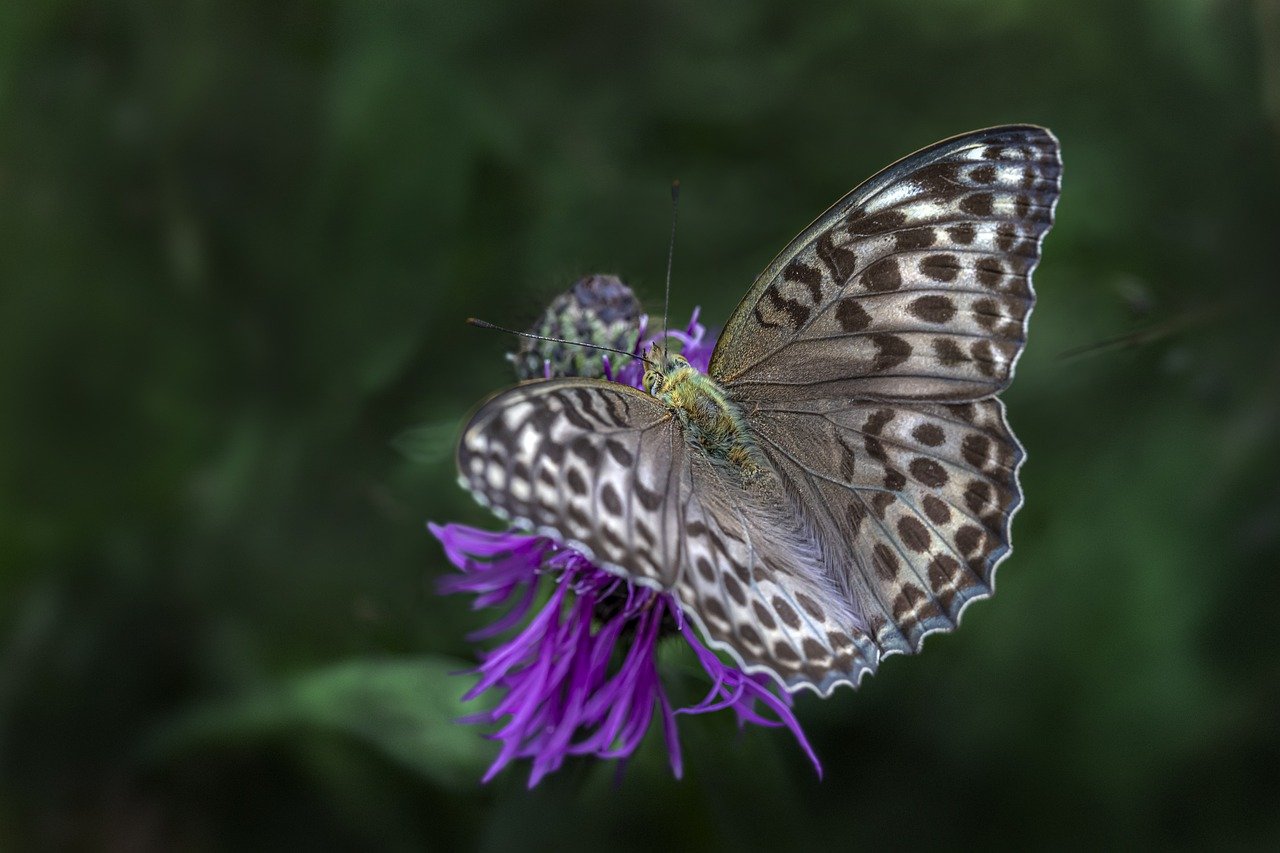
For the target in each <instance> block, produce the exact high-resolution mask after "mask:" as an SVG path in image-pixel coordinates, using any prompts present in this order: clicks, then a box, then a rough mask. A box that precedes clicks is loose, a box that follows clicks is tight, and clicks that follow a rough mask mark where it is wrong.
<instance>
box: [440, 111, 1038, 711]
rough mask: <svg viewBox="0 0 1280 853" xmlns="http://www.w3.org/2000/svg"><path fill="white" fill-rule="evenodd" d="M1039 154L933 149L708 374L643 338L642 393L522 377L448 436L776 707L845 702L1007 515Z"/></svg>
mask: <svg viewBox="0 0 1280 853" xmlns="http://www.w3.org/2000/svg"><path fill="white" fill-rule="evenodd" d="M1061 172H1062V161H1061V157H1060V154H1059V147H1058V141H1057V139H1055V138H1054V136H1053V135H1052V134H1051V133H1050V132H1049V131H1048V130H1046V129H1044V128H1041V127H1036V126H1031V125H1010V126H1003V127H995V128H990V129H987V130H979V131H975V132H972V133H968V134H964V135H962V136H957V137H954V138H952V139H947V140H944V141H942V142H939V143H936V144H935V145H932V146H930V147H928V148H925V149H923V150H921V151H918V152H917V153H915V154H912V155H910V156H908V157H906V158H905V159H903V160H900V161H898V162H897V163H895V164H893V165H891V166H889V167H887V168H886V169H884V170H883V171H881V172H880V173H878V174H877V175H875V176H874V177H872V178H870V179H869V180H867V181H866V182H864V183H863V184H861V185H859V186H858V187H856V188H855V189H853V190H852V191H850V192H849V193H848V194H847V195H845V196H844V197H843V198H842V199H840V200H839V201H838V202H836V204H835V205H833V206H832V207H831V208H830V209H829V210H828V211H827V212H826V213H824V214H822V216H820V217H819V218H818V219H817V220H816V221H815V222H814V223H813V224H811V225H810V226H809V227H808V228H806V229H805V230H804V231H803V232H802V233H801V234H800V235H799V236H798V237H796V238H795V239H794V240H792V242H791V243H790V245H788V246H787V247H786V248H785V249H783V251H782V252H781V253H780V254H779V255H778V256H777V257H776V258H774V260H773V261H772V262H771V263H770V264H769V265H768V267H766V268H765V270H764V272H762V273H761V274H760V276H759V277H758V278H757V279H756V280H755V283H754V284H753V285H752V287H751V289H750V291H748V293H747V294H746V296H745V297H744V298H743V299H742V301H741V302H740V303H739V305H738V307H737V308H736V309H735V310H734V312H733V314H732V316H731V317H730V319H729V321H728V323H727V325H726V326H725V328H724V330H723V332H722V333H721V336H720V338H719V341H718V343H717V345H716V348H715V351H714V353H713V355H712V358H711V362H710V367H709V369H708V371H707V373H706V374H703V373H700V372H699V371H697V370H696V369H694V368H692V367H690V366H689V365H688V363H687V362H685V361H683V359H681V358H680V357H679V356H678V355H675V354H672V353H669V352H667V351H666V350H665V349H664V348H663V347H661V346H658V345H655V346H654V347H653V348H652V349H651V350H650V351H649V353H648V363H649V364H648V367H649V369H648V371H647V372H646V377H645V383H644V384H645V390H638V389H634V388H631V387H630V386H626V385H622V384H619V383H613V382H607V381H604V380H600V379H588V378H559V379H549V380H545V381H534V382H528V383H524V384H521V385H518V386H516V387H513V388H510V389H507V390H505V391H501V392H499V393H498V394H496V395H494V396H493V397H491V398H489V399H488V400H487V401H485V402H484V403H482V404H481V406H480V407H479V408H478V410H477V411H476V412H475V414H474V415H473V416H472V418H471V420H470V422H469V423H468V424H467V426H466V427H465V428H464V430H463V433H462V438H461V439H460V441H459V446H458V453H457V462H458V470H459V482H460V483H461V484H462V485H463V487H464V488H466V489H468V490H469V491H470V492H471V493H472V494H473V496H474V497H475V498H476V499H477V500H478V501H479V502H480V503H481V504H483V505H485V506H487V507H489V508H491V509H492V510H493V511H494V512H495V513H496V514H498V515H499V516H500V517H502V518H504V519H507V520H509V521H511V522H513V523H516V524H517V525H519V526H522V527H525V528H528V529H532V530H534V531H536V532H538V533H539V534H541V535H545V536H548V537H550V538H552V539H554V540H556V541H557V542H560V543H563V544H564V545H566V546H568V547H571V548H574V549H576V550H578V551H580V552H582V553H583V554H584V555H586V556H587V557H588V558H589V559H591V560H592V561H593V562H595V563H596V564H597V565H599V566H600V567H601V568H603V569H605V570H607V571H609V572H612V573H615V574H618V575H621V576H623V577H625V578H627V579H629V580H630V581H631V582H633V583H636V584H641V585H644V586H648V587H653V588H657V589H661V590H665V591H668V592H670V593H671V594H672V595H674V596H675V597H676V598H677V599H678V601H679V603H680V605H681V607H682V609H683V611H684V612H685V613H686V614H687V615H688V616H689V618H690V619H691V620H692V621H693V623H694V624H695V625H696V626H697V627H698V629H699V630H700V632H701V633H702V635H703V636H704V637H706V638H707V640H708V641H709V642H710V643H711V644H712V645H713V646H714V647H716V648H719V649H721V650H723V651H726V652H728V653H729V654H730V655H732V657H733V658H734V659H735V660H736V662H737V663H738V664H739V665H740V666H741V667H742V668H743V669H744V670H746V671H748V672H765V673H768V674H770V675H772V676H773V677H774V678H775V679H777V680H778V681H779V682H780V683H781V684H782V685H783V686H784V687H786V688H787V689H788V690H791V691H796V690H799V689H801V688H808V689H811V690H813V691H815V692H817V693H819V694H820V695H824V696H825V695H828V694H829V693H830V692H831V691H832V690H833V689H834V688H835V687H836V686H837V685H839V684H850V685H853V686H857V685H858V683H859V682H860V681H861V679H862V678H863V677H864V676H865V675H866V674H868V673H870V672H873V671H874V670H875V669H876V668H877V667H878V665H879V663H880V661H881V660H882V659H884V658H885V657H887V656H889V655H893V654H898V653H911V652H916V651H918V650H919V649H920V646H921V643H922V641H923V640H924V638H925V637H926V636H928V635H929V634H931V633H934V632H938V631H948V630H951V629H953V628H955V627H956V625H957V624H958V623H959V621H960V616H961V614H962V613H963V612H964V609H965V607H966V606H967V605H968V604H969V603H970V602H972V601H975V600H977V599H981V598H985V597H987V596H990V595H991V594H992V592H993V590H994V582H995V571H996V567H997V565H998V564H999V563H1000V562H1001V561H1002V560H1003V559H1004V558H1005V557H1006V556H1007V555H1008V553H1009V550H1010V524H1011V521H1012V517H1013V515H1014V513H1015V512H1016V511H1017V510H1018V508H1019V506H1020V505H1021V503H1022V492H1021V490H1020V488H1019V484H1018V470H1019V468H1020V466H1021V464H1022V460H1023V458H1024V452H1023V449H1022V446H1021V445H1020V444H1019V443H1018V440H1017V439H1016V438H1015V437H1014V435H1013V433H1012V431H1011V430H1010V428H1009V426H1008V424H1007V422H1006V419H1005V410H1004V405H1003V404H1002V403H1001V401H1000V400H999V399H997V397H996V396H995V395H996V394H998V393H999V392H1000V391H1003V390H1004V389H1005V388H1006V387H1008V385H1009V383H1010V381H1011V380H1012V378H1013V372H1014V366H1015V364H1016V362H1017V360H1018V357H1019V355H1020V354H1021V352H1022V349H1023V346H1024V344H1025V341H1026V332H1027V321H1028V317H1029V315H1030V313H1031V308H1032V305H1033V303H1034V300H1035V295H1034V292H1033V289H1032V285H1031V274H1032V272H1033V270H1034V269H1035V267H1036V265H1037V263H1038V261H1039V259H1040V246H1041V242H1042V240H1043V238H1044V236H1045V234H1046V233H1047V232H1048V231H1049V228H1050V226H1051V225H1052V224H1053V218H1054V209H1055V206H1056V203H1057V200H1058V195H1059V191H1060V186H1061Z"/></svg>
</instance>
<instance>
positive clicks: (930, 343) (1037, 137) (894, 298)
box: [710, 126, 1062, 404]
mask: <svg viewBox="0 0 1280 853" xmlns="http://www.w3.org/2000/svg"><path fill="white" fill-rule="evenodd" d="M1061 171H1062V168H1061V160H1060V157H1059V152H1058V143H1057V140H1056V139H1054V137H1053V135H1052V134H1050V133H1049V132H1048V131H1047V130H1045V129H1043V128H1039V127H1033V126H1010V127H1001V128H992V129H990V130H986V131H977V132H975V133H971V134H967V135H965V136H962V137H957V138H955V139H952V140H948V141H945V142H941V143H938V144H937V145H934V146H931V147H930V148H927V149H924V150H923V151H920V152H918V153H916V154H913V155H911V156H910V157H907V158H905V159H904V160H902V161H900V162H898V163H896V164H894V165H893V166H890V167H889V168H887V169H885V170H884V171H882V172H881V173H879V174H878V175H876V176H875V177H873V178H871V179H870V180H868V181H867V182H865V183H864V184H862V185H861V186H859V187H857V188H856V189H854V190H853V191H852V192H850V193H849V194H848V195H847V196H845V197H844V198H843V199H841V200H840V201H839V202H837V203H836V204H835V205H834V206H833V207H832V208H831V209H830V210H828V211H827V212H826V213H825V214H823V216H821V217H820V218H819V219H818V220H817V221H816V222H814V223H813V224H812V225H810V226H809V228H807V229H806V230H805V231H804V232H803V233H801V234H800V236H798V237H797V238H796V239H795V240H794V241H792V243H791V244H790V245H789V246H788V247H787V248H786V249H784V250H783V252H782V253H781V254H779V255H778V257H777V258H775V259H774V261H773V262H772V263H771V264H770V265H769V266H768V267H767V268H766V269H765V271H764V272H763V273H761V275H760V277H759V278H757V280H756V282H755V285H754V286H753V287H752V289H751V291H750V292H748V294H747V296H746V297H745V298H744V299H743V301H742V302H741V304H740V305H739V306H738V308H737V310H736V311H735V312H734V314H733V316H732V317H731V318H730V320H729V323H728V325H727V326H726V328H725V330H724V333H723V334H722V335H721V338H720V342H719V344H718V346H717V348H716V351H715V354H714V356H713V357H712V361H711V368H710V373H711V375H712V376H713V377H715V378H716V379H717V380H718V381H720V382H721V383H722V384H724V385H725V386H726V387H727V388H728V389H729V391H730V392H731V394H732V395H733V396H734V397H735V398H736V399H739V400H741V401H743V402H744V403H747V404H753V403H767V402H773V401H782V402H790V401H796V400H814V399H833V398H838V399H851V398H859V399H916V400H954V401H962V400H974V399H979V398H982V397H985V396H989V395H991V394H994V393H996V392H998V391H1000V390H1002V389H1003V388H1004V387H1006V386H1007V385H1008V382H1009V380H1010V379H1011V377H1012V374H1013V369H1014V365H1015V362H1016V361H1017V358H1018V356H1019V354H1020V353H1021V351H1022V348H1023V344H1024V343H1025V340H1026V324H1027V319H1028V316H1029V315H1030V312H1031V308H1032V305H1033V302H1034V299H1035V295H1034V291H1033V290H1032V285H1031V274H1032V272H1033V270H1034V269H1035V266H1036V264H1037V263H1038V261H1039V259H1040V243H1041V241H1042V239H1043V238H1044V235H1045V234H1046V233H1047V232H1048V230H1049V227H1050V226H1051V225H1052V223H1053V213H1054V206H1055V204H1056V203H1057V199H1058V193H1059V187H1060V177H1061Z"/></svg>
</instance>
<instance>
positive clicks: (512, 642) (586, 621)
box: [429, 276, 821, 787]
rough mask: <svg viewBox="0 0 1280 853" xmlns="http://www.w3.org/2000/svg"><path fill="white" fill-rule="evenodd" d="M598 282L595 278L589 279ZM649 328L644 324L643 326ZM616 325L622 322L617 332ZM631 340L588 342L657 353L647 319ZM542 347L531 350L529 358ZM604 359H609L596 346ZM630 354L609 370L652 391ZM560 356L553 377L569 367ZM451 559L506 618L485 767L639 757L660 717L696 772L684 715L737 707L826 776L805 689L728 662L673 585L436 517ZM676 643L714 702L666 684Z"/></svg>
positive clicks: (452, 585)
mask: <svg viewBox="0 0 1280 853" xmlns="http://www.w3.org/2000/svg"><path fill="white" fill-rule="evenodd" d="M590 281H594V284H592V285H590V286H584V282H590ZM601 282H603V283H604V284H605V285H607V287H606V288H605V291H604V292H605V293H606V294H607V295H608V297H609V299H610V300H611V301H613V302H615V303H619V304H621V303H624V302H625V301H626V300H625V298H624V297H629V296H630V291H629V290H626V293H625V294H622V293H621V292H619V291H617V287H619V286H620V287H622V288H624V289H625V287H626V286H625V285H622V284H621V282H618V281H617V280H616V279H612V278H611V277H600V276H596V277H592V278H591V279H583V280H582V282H579V284H578V285H577V286H575V289H574V290H571V291H570V294H566V296H572V295H574V294H576V296H573V298H574V299H575V301H577V302H578V303H579V304H581V303H583V302H585V303H586V306H587V307H588V308H590V307H591V301H592V299H593V294H594V293H598V292H599V291H600V285H601ZM637 329H638V330H639V331H637ZM614 331H616V330H614ZM629 335H630V338H631V339H630V340H627V341H625V342H623V341H620V340H618V339H617V336H616V334H615V335H614V337H612V338H609V339H608V340H598V339H593V338H595V337H596V336H593V337H591V338H588V339H587V342H589V343H601V344H603V345H606V346H616V347H618V348H620V349H624V350H631V349H632V348H633V347H634V348H635V350H634V351H644V347H646V346H647V344H648V343H652V340H650V341H644V340H643V338H644V335H645V333H644V318H640V320H639V323H638V325H633V326H631V327H630V332H629ZM668 337H671V338H674V339H676V340H678V341H679V342H680V343H681V344H682V354H683V355H684V357H685V358H687V359H688V360H689V362H690V363H691V364H692V365H693V366H695V367H697V368H699V369H701V370H706V368H707V365H708V362H709V361H710V358H711V353H712V350H713V349H714V344H715V341H714V340H712V339H711V338H709V337H708V335H707V333H706V329H705V327H703V326H702V324H700V323H699V322H698V319H697V312H696V311H695V313H694V316H693V318H692V319H691V320H690V322H689V324H688V326H687V327H685V328H684V329H683V330H679V331H673V332H671V333H669V335H668ZM527 354H528V353H527V351H524V352H522V353H521V355H520V359H521V360H520V361H518V362H517V363H518V364H520V363H523V361H527V359H525V358H524V356H526V355H527ZM596 358H597V359H599V358H600V356H598V355H597V356H596ZM618 358H619V357H606V358H604V359H603V360H602V361H601V362H599V363H600V367H601V371H600V372H601V373H603V375H604V377H605V378H606V379H609V380H611V381H615V382H623V383H626V384H629V385H632V386H634V387H640V383H641V380H642V377H643V372H644V365H643V363H641V362H640V361H638V360H635V359H626V360H625V361H626V363H622V364H619V363H618ZM568 365H569V362H568V361H567V360H562V361H561V363H560V364H559V365H558V366H557V367H555V368H553V367H552V365H551V359H550V357H549V356H548V358H547V360H546V362H545V366H544V374H545V375H547V376H551V375H556V374H559V373H561V371H562V370H563V369H564V368H565V367H566V366H568ZM429 527H430V530H431V532H432V533H433V534H434V535H435V536H436V538H437V539H439V540H440V543H441V544H442V545H443V546H444V550H445V553H446V555H447V556H448V558H449V560H450V561H451V562H452V563H453V564H454V565H455V566H457V567H458V568H459V569H460V570H461V572H462V574H460V575H453V576H449V577H447V578H444V579H443V580H442V581H441V584H440V586H441V590H442V591H443V592H446V593H470V594H471V595H473V596H474V600H473V602H472V607H473V609H476V610H488V609H497V610H499V611H500V612H501V615H499V616H498V617H497V618H495V620H494V621H493V622H492V623H491V624H490V625H488V626H487V627H485V628H484V629H482V630H480V631H477V632H476V633H475V634H473V635H472V637H471V638H472V639H475V640H485V641H493V642H494V643H496V644H495V645H493V646H492V647H491V648H487V649H485V650H483V651H481V652H480V658H481V663H480V666H479V667H478V669H477V670H476V674H477V675H478V676H479V678H478V681H477V682H476V684H475V686H473V687H472V688H471V690H470V691H469V692H468V693H467V698H468V699H475V698H478V697H480V696H482V695H486V694H488V695H490V696H492V698H493V704H492V708H491V710H488V711H484V712H481V713H477V714H474V715H472V716H470V717H467V718H465V721H466V722H471V723H480V724H485V725H489V726H494V727H496V730H495V731H494V732H493V733H492V734H491V735H490V736H491V737H492V738H493V739H495V740H497V741H499V742H500V743H501V748H500V750H499V752H498V756H497V758H496V759H495V760H494V762H493V764H492V766H491V767H490V768H489V770H488V772H487V773H486V774H485V776H484V780H485V781H488V780H489V779H492V778H493V777H494V776H495V775H496V774H497V773H498V772H499V771H501V770H502V768H504V767H505V766H507V765H508V764H509V763H510V762H512V761H514V760H516V759H530V760H531V762H532V768H531V771H530V775H529V785H530V787H532V786H533V785H536V784H537V783H538V782H539V781H540V780H541V779H542V778H543V776H545V775H546V774H547V773H550V772H552V771H554V770H556V769H557V768H559V767H560V766H561V765H562V764H563V763H564V761H565V759H566V758H568V757H569V756H573V755H591V756H596V757H598V758H610V759H619V760H625V759H626V758H628V757H629V756H630V755H631V754H632V753H633V752H635V750H636V748H637V747H638V746H639V745H640V743H641V741H642V740H643V738H644V737H645V735H646V734H647V732H648V731H649V729H650V728H651V725H652V723H653V720H654V717H655V715H656V716H657V718H658V720H659V723H660V725H661V728H662V734H663V737H664V739H665V741H666V746H667V753H668V756H669V758H670V762H671V769H672V772H673V773H674V774H675V775H676V776H677V777H679V776H680V775H681V770H682V760H681V751H680V741H679V736H678V732H677V726H676V718H677V716H679V715H681V714H704V713H709V712H713V711H720V710H731V711H732V712H733V713H734V714H735V715H736V717H737V720H738V722H739V725H740V726H741V725H745V724H747V723H753V724H757V725H762V726H775V727H776V726H785V727H787V728H788V729H790V730H791V732H792V733H793V734H794V735H795V737H796V739H797V741H799V744H800V746H801V748H802V749H803V750H804V751H805V753H806V754H807V755H808V756H809V758H810V760H811V761H812V762H813V764H814V767H815V768H816V769H817V770H818V772H819V773H821V765H820V764H819V763H818V760H817V757H816V756H815V755H814V752H813V750H812V748H811V747H810V745H809V742H808V740H807V739H806V738H805V735H804V732H803V731H802V730H801V728H800V725H799V722H798V721H797V720H796V717H795V715H794V714H793V713H792V710H791V699H790V696H789V694H787V693H786V691H785V690H780V689H779V688H778V687H777V686H776V685H775V683H774V682H773V681H772V680H770V679H769V678H768V677H767V676H765V675H751V674H747V673H745V672H743V671H742V670H740V669H738V668H736V667H735V666H733V665H732V664H729V663H726V662H725V661H724V660H722V659H721V657H720V656H718V655H717V654H715V653H714V652H713V651H711V650H710V649H709V648H707V646H706V645H704V644H703V643H702V641H701V640H700V639H699V637H698V636H697V634H696V632H695V630H694V629H693V627H692V625H690V624H689V622H688V621H687V620H686V619H685V616H684V613H683V612H682V610H681V607H680V604H679V602H678V601H677V600H676V598H675V597H674V596H672V595H671V594H670V593H666V592H661V591H658V590H654V589H650V588H647V587H642V586H638V585H635V584H632V583H630V582H628V581H627V580H626V579H624V578H621V577H619V576H617V575H614V574H610V573H608V572H605V571H603V570H602V569H600V568H599V567H597V566H596V565H594V564H593V563H592V562H591V561H590V560H588V559H587V558H586V557H585V556H583V555H582V554H580V553H578V552H577V551H574V550H573V549H571V548H568V547H565V546H563V545H561V544H559V543H557V542H556V541H554V540H552V539H550V538H547V537H545V536H539V535H534V534H529V533H526V532H523V531H519V530H508V531H504V532H496V533H495V532H488V531H483V530H477V529H475V528H472V527H466V526H464V525H459V524H446V525H436V524H431V525H429ZM662 642H672V643H676V642H682V643H686V644H687V645H688V646H689V647H690V648H691V649H692V653H693V656H694V658H695V659H696V660H697V662H698V664H699V666H700V667H701V669H702V670H703V671H704V672H705V674H706V677H707V679H708V681H709V687H708V689H707V693H706V695H705V696H704V697H703V698H702V700H701V701H699V702H697V703H695V704H692V705H687V706H684V707H679V708H677V707H675V706H674V705H673V703H672V702H671V700H670V699H669V698H668V696H667V693H666V691H665V689H664V686H663V682H662V678H661V674H660V672H659V667H658V662H657V651H658V646H659V644H660V643H662Z"/></svg>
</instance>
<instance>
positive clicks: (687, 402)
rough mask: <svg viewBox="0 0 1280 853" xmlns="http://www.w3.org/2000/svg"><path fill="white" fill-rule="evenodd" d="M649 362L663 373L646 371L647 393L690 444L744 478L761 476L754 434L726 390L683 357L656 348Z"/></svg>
mask: <svg viewBox="0 0 1280 853" xmlns="http://www.w3.org/2000/svg"><path fill="white" fill-rule="evenodd" d="M649 359H650V361H652V362H653V364H654V365H659V366H660V369H659V367H650V368H649V369H648V370H646V371H645V374H644V387H645V390H646V391H648V392H649V393H650V394H652V395H653V396H655V397H657V398H658V399H659V400H661V401H662V402H663V403H665V404H666V405H667V406H668V407H669V408H670V409H671V410H672V411H673V412H675V414H676V417H678V418H680V422H681V423H682V424H683V425H684V427H685V435H687V436H688V437H689V440H690V441H692V442H693V443H695V444H697V445H698V446H699V447H701V448H702V449H703V450H705V451H706V452H707V455H709V456H710V457H711V458H712V459H713V460H715V461H716V462H719V463H723V464H725V465H729V466H732V467H733V468H736V469H738V470H739V472H740V473H741V474H743V475H744V476H752V475H754V474H756V473H758V471H759V466H758V465H757V463H756V454H755V450H754V448H753V444H752V441H751V432H750V430H748V429H747V424H746V421H745V420H744V419H743V417H742V413H741V412H740V411H739V410H738V407H737V406H736V405H734V404H733V403H731V402H730V401H729V399H728V398H727V397H726V396H725V393H724V389H723V388H721V387H720V386H719V384H717V383H716V381H715V380H714V379H712V378H711V377H710V376H708V375H707V374H705V373H702V372H701V371H699V370H698V369H697V368H695V367H693V366H692V365H690V364H689V362H688V361H686V360H685V359H684V358H683V357H682V356H679V355H672V354H668V353H667V352H666V351H664V350H663V349H661V348H660V347H658V346H656V345H655V346H654V347H652V348H651V349H650V350H649Z"/></svg>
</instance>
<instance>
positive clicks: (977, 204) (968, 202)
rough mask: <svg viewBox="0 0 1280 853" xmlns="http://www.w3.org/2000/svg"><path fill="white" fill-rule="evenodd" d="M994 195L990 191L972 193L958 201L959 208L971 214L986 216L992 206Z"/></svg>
mask: <svg viewBox="0 0 1280 853" xmlns="http://www.w3.org/2000/svg"><path fill="white" fill-rule="evenodd" d="M994 204H995V196H994V195H993V194H991V193H974V194H973V195H971V196H966V197H965V199H964V200H963V201H961V202H960V209H961V210H963V211H964V212H965V213H967V214H969V215H971V216H978V217H987V216H990V215H991V211H992V209H993V208H994Z"/></svg>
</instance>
